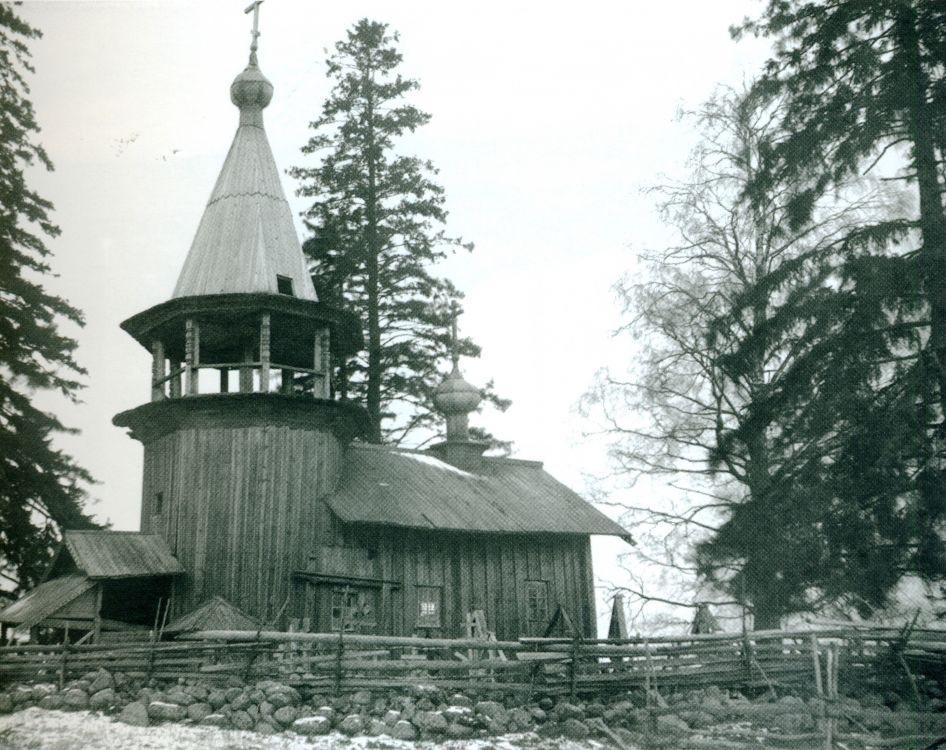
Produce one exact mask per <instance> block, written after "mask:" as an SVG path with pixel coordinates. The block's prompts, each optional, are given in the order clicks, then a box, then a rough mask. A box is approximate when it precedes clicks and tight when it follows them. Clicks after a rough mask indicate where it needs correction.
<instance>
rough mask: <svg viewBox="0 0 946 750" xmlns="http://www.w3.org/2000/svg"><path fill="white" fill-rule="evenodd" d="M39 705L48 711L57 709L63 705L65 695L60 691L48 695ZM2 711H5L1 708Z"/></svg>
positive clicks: (0, 711)
mask: <svg viewBox="0 0 946 750" xmlns="http://www.w3.org/2000/svg"><path fill="white" fill-rule="evenodd" d="M39 707H40V708H45V709H46V710H47V711H56V710H58V709H60V708H62V707H63V697H62V696H61V695H60V694H59V693H53V694H52V695H47V696H46V697H45V698H43V699H42V700H41V701H40V702H39ZM0 713H3V711H2V710H0Z"/></svg>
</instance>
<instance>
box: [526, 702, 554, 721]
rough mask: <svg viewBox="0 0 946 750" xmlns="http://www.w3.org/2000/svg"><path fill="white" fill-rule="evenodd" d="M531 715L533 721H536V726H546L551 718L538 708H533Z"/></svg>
mask: <svg viewBox="0 0 946 750" xmlns="http://www.w3.org/2000/svg"><path fill="white" fill-rule="evenodd" d="M529 715H530V716H531V717H532V721H534V722H535V723H536V724H544V723H545V722H546V721H548V718H549V715H548V714H547V713H545V711H543V710H542V709H541V708H539V707H538V706H535V707H534V708H532V709H531V710H530V711H529Z"/></svg>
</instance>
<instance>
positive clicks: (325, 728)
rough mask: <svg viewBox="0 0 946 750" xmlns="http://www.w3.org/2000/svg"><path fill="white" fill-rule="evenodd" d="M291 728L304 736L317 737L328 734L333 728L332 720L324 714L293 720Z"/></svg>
mask: <svg viewBox="0 0 946 750" xmlns="http://www.w3.org/2000/svg"><path fill="white" fill-rule="evenodd" d="M290 729H292V731H293V732H295V733H296V734H301V735H303V736H304V737H316V736H318V735H321V734H328V733H329V732H330V731H331V730H332V722H331V721H330V720H329V719H326V718H325V717H324V716H304V717H303V718H301V719H296V720H295V721H294V722H292V725H291V726H290Z"/></svg>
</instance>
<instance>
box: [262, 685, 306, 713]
mask: <svg viewBox="0 0 946 750" xmlns="http://www.w3.org/2000/svg"><path fill="white" fill-rule="evenodd" d="M264 692H265V693H266V699H267V700H268V701H269V702H270V703H272V704H273V705H274V706H276V707H277V708H282V706H283V705H287V706H298V705H299V704H300V703H302V696H301V695H299V691H298V690H296V689H295V688H294V687H292V686H291V685H283V684H281V683H276V684H274V685H270V686H268V687H267V688H266V690H265V691H264ZM277 695H278V696H280V697H279V698H276V696H277ZM285 701H288V702H285ZM280 704H282V705H280Z"/></svg>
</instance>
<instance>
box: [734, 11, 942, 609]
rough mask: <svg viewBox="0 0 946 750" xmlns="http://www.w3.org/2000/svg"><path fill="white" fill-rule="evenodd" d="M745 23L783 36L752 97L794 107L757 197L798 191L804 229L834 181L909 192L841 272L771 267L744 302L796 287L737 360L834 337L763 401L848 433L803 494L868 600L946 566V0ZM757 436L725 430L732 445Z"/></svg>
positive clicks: (837, 566)
mask: <svg viewBox="0 0 946 750" xmlns="http://www.w3.org/2000/svg"><path fill="white" fill-rule="evenodd" d="M746 32H751V33H758V34H763V35H767V36H771V37H773V38H774V39H775V40H776V47H775V49H776V52H775V54H774V56H773V58H772V59H771V60H770V61H769V63H768V64H767V66H766V69H765V73H764V75H763V77H762V78H761V79H760V81H759V83H758V84H757V86H756V92H757V93H758V94H759V95H760V96H763V97H771V98H778V99H779V100H780V101H782V102H783V103H784V110H783V117H782V128H781V129H780V131H779V132H780V133H781V136H780V137H778V138H773V139H770V140H769V141H768V142H767V143H766V144H765V147H764V155H765V158H764V160H763V164H762V168H761V169H760V171H759V173H758V174H757V175H756V177H755V179H754V180H753V181H752V182H751V183H750V185H749V190H748V195H749V196H750V197H751V198H752V200H753V201H754V202H756V203H758V201H759V199H760V196H764V195H766V194H768V193H769V192H770V191H771V190H772V189H773V186H775V185H780V184H781V185H786V184H787V185H802V186H803V188H802V189H799V190H797V192H796V194H795V195H794V197H793V199H792V202H791V204H790V206H789V209H790V210H789V217H790V222H791V224H792V226H795V227H798V226H803V225H804V224H805V223H806V222H808V221H810V220H811V218H812V216H813V214H814V210H813V207H814V206H816V205H817V203H818V201H819V200H821V199H822V198H823V197H824V196H829V195H830V191H831V190H833V189H834V188H835V187H837V186H838V185H839V184H843V182H844V181H845V180H847V179H849V178H850V177H852V176H856V175H861V174H864V173H868V172H870V171H871V170H872V169H878V170H883V175H884V176H885V177H886V178H887V179H896V180H900V181H901V182H902V184H904V185H905V186H906V189H907V190H908V191H909V193H910V194H911V198H912V200H910V201H905V202H904V204H903V205H902V206H901V207H900V210H898V211H896V212H892V213H890V214H889V215H887V216H885V217H883V218H879V217H871V218H870V219H869V220H865V221H861V222H859V224H858V225H857V226H856V227H855V228H853V229H852V230H851V231H849V232H848V233H847V234H846V235H845V236H844V237H843V239H841V241H840V242H839V243H838V246H837V252H836V253H835V256H834V257H833V258H826V257H822V258H821V262H822V263H825V264H828V265H830V267H831V270H830V274H827V275H826V277H825V281H824V283H822V284H820V285H819V286H818V287H817V288H816V289H811V290H805V289H795V290H792V288H791V280H790V279H789V278H786V277H780V276H778V275H776V274H771V275H768V276H766V277H765V278H763V279H760V280H759V282H758V284H757V285H756V286H755V289H753V290H749V291H748V292H747V294H746V296H745V298H744V300H743V301H742V302H741V303H740V305H742V306H743V307H749V306H750V305H751V299H752V298H753V296H754V295H757V294H759V293H761V290H763V289H767V290H773V289H776V290H782V292H783V294H782V297H781V299H782V301H781V303H780V305H779V306H778V309H777V310H775V311H773V314H772V315H771V316H769V317H768V318H767V320H766V321H765V325H764V326H762V327H760V328H759V329H758V330H757V331H754V332H753V335H752V336H751V337H749V338H747V340H746V341H745V342H744V344H743V346H742V348H741V350H740V351H739V352H737V353H736V354H735V356H734V357H732V358H731V359H730V360H729V365H730V366H731V367H732V368H734V369H735V370H737V371H740V370H744V369H745V368H746V367H747V363H748V362H750V361H751V358H752V355H751V353H752V352H753V351H754V350H755V349H756V348H757V347H758V346H759V342H760V341H762V340H764V339H765V338H766V337H769V336H773V335H774V336H778V335H780V333H782V332H784V331H785V330H787V328H789V327H790V326H792V325H795V324H797V323H798V321H805V323H806V325H807V326H810V327H812V328H816V329H818V330H820V331H821V332H822V336H823V342H822V343H821V345H819V346H817V347H814V348H812V349H811V350H810V351H808V352H806V353H805V354H804V356H800V357H798V358H797V359H796V361H795V362H793V363H792V367H791V368H790V369H788V371H787V372H786V378H785V381H784V385H783V386H782V387H780V388H776V389H773V390H771V391H770V392H768V393H765V394H764V395H762V397H760V398H758V399H757V400H756V401H755V403H754V404H753V406H752V409H753V411H754V413H756V414H759V415H764V414H769V413H772V412H773V411H777V410H780V409H784V408H785V406H786V405H794V406H793V407H792V408H796V409H800V408H805V409H806V410H807V411H808V412H809V413H810V414H811V418H810V419H809V420H808V421H807V422H802V423H800V424H799V425H797V426H796V427H795V430H796V432H795V438H796V439H797V440H800V441H801V440H806V439H808V438H809V437H810V435H811V433H810V430H812V429H824V428H825V426H829V427H830V429H833V430H834V431H835V432H836V434H837V439H836V440H835V443H836V445H835V450H834V451H832V453H831V454H830V456H826V457H824V458H823V459H822V460H820V461H818V462H816V463H813V464H811V465H810V466H809V467H808V469H807V471H806V472H805V473H804V474H802V475H801V476H800V478H799V484H798V485H796V488H797V490H798V492H799V493H801V494H803V495H804V496H806V497H815V498H817V497H822V498H823V500H822V501H821V502H820V503H819V505H821V506H822V507H824V508H827V509H829V510H830V513H826V512H825V511H820V512H819V514H818V515H816V516H814V517H813V520H815V521H817V522H818V523H821V524H823V528H824V532H825V539H824V544H823V546H822V549H821V554H822V557H823V563H822V564H823V566H824V567H825V570H828V571H834V574H833V577H830V578H826V583H827V584H828V585H830V586H832V587H833V588H834V589H835V590H843V589H847V590H849V591H852V592H855V593H856V594H858V596H860V597H861V603H862V605H863V609H864V610H865V612H868V611H870V609H871V608H872V607H875V606H879V605H882V604H883V603H884V602H885V599H886V596H887V595H888V593H889V592H890V590H891V589H892V587H893V586H894V585H895V584H896V583H897V581H899V580H900V578H902V577H903V576H904V575H905V574H917V575H919V576H921V577H923V578H925V579H927V580H940V579H942V578H943V577H944V576H946V545H944V542H943V539H944V534H943V531H944V524H946V501H944V498H946V473H944V469H946V464H944V461H946V455H944V451H946V443H944V438H946V423H944V414H946V214H944V210H943V203H942V194H943V189H944V186H943V163H944V162H943V159H944V148H946V135H944V134H946V71H944V61H946V3H943V2H933V1H929V0H900V1H898V2H886V1H884V0H874V1H868V2H858V3H850V2H846V3H823V2H809V1H801V0H796V1H793V2H784V1H782V0H779V1H778V2H775V1H772V2H769V4H768V6H767V7H766V10H765V11H764V13H763V15H762V17H761V18H760V19H759V20H758V21H754V22H746V23H744V24H743V25H742V27H741V28H740V29H737V30H736V32H735V33H736V34H737V35H738V34H741V33H746ZM878 164H879V165H880V166H878ZM737 308H738V306H737ZM745 439H746V436H745V434H742V433H740V432H738V431H734V432H732V433H730V434H729V435H727V436H726V437H725V439H724V440H723V441H722V442H721V445H720V454H719V455H720V457H722V456H725V454H726V452H727V451H728V450H729V448H730V447H731V446H733V445H736V444H738V443H739V442H741V441H743V440H745Z"/></svg>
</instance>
